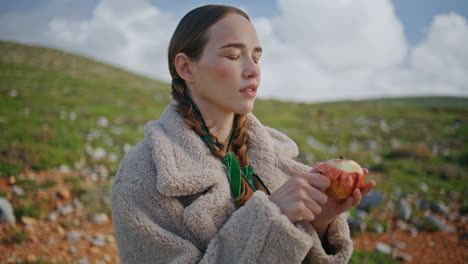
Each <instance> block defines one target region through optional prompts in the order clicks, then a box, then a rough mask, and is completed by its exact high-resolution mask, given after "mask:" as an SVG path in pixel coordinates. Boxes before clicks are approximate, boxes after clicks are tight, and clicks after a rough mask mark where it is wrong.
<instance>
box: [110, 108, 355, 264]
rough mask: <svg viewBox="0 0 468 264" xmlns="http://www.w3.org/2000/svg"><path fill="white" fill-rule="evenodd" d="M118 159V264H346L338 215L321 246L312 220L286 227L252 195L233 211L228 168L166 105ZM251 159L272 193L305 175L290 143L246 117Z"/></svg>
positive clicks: (346, 245) (348, 249) (114, 195)
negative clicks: (158, 118) (141, 136)
mask: <svg viewBox="0 0 468 264" xmlns="http://www.w3.org/2000/svg"><path fill="white" fill-rule="evenodd" d="M144 131H145V139H144V140H143V141H142V142H140V143H139V144H138V145H136V146H135V147H134V148H133V149H132V150H130V151H129V152H128V153H127V154H126V155H125V157H124V158H123V160H122V162H121V164H120V167H119V169H118V171H117V175H116V177H115V179H114V182H113V185H112V190H111V208H112V220H113V225H114V231H115V238H116V241H117V246H118V250H119V256H120V260H121V262H122V263H138V264H143V263H184V264H185V263H213V264H214V263H268V264H271V263H333V264H336V263H347V262H348V260H349V258H350V257H351V254H352V251H353V247H352V240H351V238H350V233H349V229H348V225H347V222H346V219H344V217H343V216H339V217H337V218H336V219H335V220H334V221H333V222H332V223H331V224H330V227H329V230H328V234H327V242H326V243H324V244H325V246H323V245H322V243H321V241H320V239H319V237H318V235H317V232H316V231H315V229H314V228H313V226H312V225H311V224H310V223H309V222H304V221H303V222H300V223H296V224H293V223H292V222H291V221H289V219H288V218H287V217H286V216H285V215H283V214H282V213H281V211H280V209H279V208H278V207H277V206H276V204H274V203H272V202H271V201H270V200H269V199H268V196H267V194H265V193H263V192H261V191H257V192H255V193H254V194H253V195H252V197H251V198H250V199H249V200H248V201H247V202H246V203H245V204H244V206H242V207H240V208H239V209H236V206H235V204H234V203H233V196H232V194H231V191H230V186H229V181H228V179H227V175H226V168H225V166H224V165H223V163H222V162H221V160H219V159H218V158H216V157H215V156H213V155H211V154H210V149H209V148H208V147H207V146H206V144H205V143H204V142H203V141H202V139H201V138H200V137H199V136H198V135H197V134H196V133H195V132H194V131H192V130H191V129H189V128H187V127H186V126H185V123H184V120H183V118H182V117H181V116H180V115H179V114H178V113H177V111H176V103H171V104H169V105H168V106H167V107H166V109H165V110H164V112H163V113H162V115H161V118H160V120H158V121H150V122H148V123H147V124H146V125H145V127H144ZM247 131H248V133H249V134H250V138H251V140H250V142H249V148H248V154H249V157H250V160H251V164H252V167H253V168H254V171H255V172H256V173H257V174H258V175H259V177H260V178H261V179H262V181H263V182H264V183H265V185H266V186H267V187H268V189H269V190H270V191H271V192H274V191H275V190H277V189H278V188H279V187H280V186H281V185H282V184H284V182H286V181H287V180H288V179H289V178H290V177H291V176H293V175H294V174H295V173H297V172H299V171H308V170H310V169H311V167H309V166H306V165H304V164H302V163H299V162H296V161H295V160H293V158H294V157H296V156H297V155H298V148H297V145H296V144H295V143H294V142H293V141H292V140H291V139H290V138H289V137H287V136H286V135H284V134H283V133H281V132H279V131H277V130H275V129H272V128H269V127H267V126H264V125H262V124H261V123H260V122H259V121H258V120H257V119H256V117H255V116H254V115H253V114H251V113H250V114H248V129H247Z"/></svg>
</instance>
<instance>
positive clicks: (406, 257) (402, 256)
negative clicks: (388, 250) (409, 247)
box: [393, 251, 413, 262]
mask: <svg viewBox="0 0 468 264" xmlns="http://www.w3.org/2000/svg"><path fill="white" fill-rule="evenodd" d="M393 257H394V258H396V259H397V260H398V261H403V260H404V261H406V262H411V261H413V256H411V255H409V254H406V253H404V252H400V251H396V252H395V254H394V256H393Z"/></svg>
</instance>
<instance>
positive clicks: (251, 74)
mask: <svg viewBox="0 0 468 264" xmlns="http://www.w3.org/2000/svg"><path fill="white" fill-rule="evenodd" d="M242 75H243V77H244V78H245V79H254V78H257V77H258V76H259V75H260V66H259V65H258V63H256V62H255V61H254V60H253V59H252V58H247V59H246V61H245V64H244V72H243V74H242Z"/></svg>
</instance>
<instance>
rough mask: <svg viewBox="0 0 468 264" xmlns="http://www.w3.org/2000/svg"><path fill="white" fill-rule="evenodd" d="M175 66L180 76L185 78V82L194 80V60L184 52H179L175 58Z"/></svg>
mask: <svg viewBox="0 0 468 264" xmlns="http://www.w3.org/2000/svg"><path fill="white" fill-rule="evenodd" d="M174 66H175V69H176V71H177V74H178V75H179V76H180V78H182V79H184V80H185V82H187V83H191V82H193V79H194V77H193V62H192V61H191V60H190V58H189V57H188V56H187V55H186V54H185V53H183V52H179V53H178V54H177V55H176V56H175V58H174Z"/></svg>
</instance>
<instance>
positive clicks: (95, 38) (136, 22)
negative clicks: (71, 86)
mask: <svg viewBox="0 0 468 264" xmlns="http://www.w3.org/2000/svg"><path fill="white" fill-rule="evenodd" d="M175 25H176V21H175V19H174V18H173V17H172V15H171V14H170V13H167V12H164V11H163V10H161V9H159V8H157V7H155V6H153V5H151V4H149V3H148V2H146V1H145V0H138V1H131V2H130V1H126V0H102V1H101V2H100V3H99V4H98V5H97V6H96V8H95V9H94V12H93V14H92V17H91V18H89V19H83V20H70V19H67V18H66V17H57V18H54V19H52V20H51V21H50V22H49V23H48V30H47V32H46V36H47V37H48V40H49V41H50V42H52V43H56V45H57V43H59V44H58V45H60V46H64V47H66V48H67V49H69V50H73V51H78V52H80V53H82V54H86V55H89V56H92V57H95V58H99V59H101V60H104V61H106V62H109V63H112V64H115V65H119V66H120V67H124V68H126V69H129V70H132V71H134V72H139V73H143V74H145V75H148V76H153V77H156V78H159V79H163V80H168V79H169V75H168V69H167V62H166V60H167V59H166V58H167V55H166V52H167V45H168V43H169V39H170V36H171V34H172V31H173V30H174V28H175Z"/></svg>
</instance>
